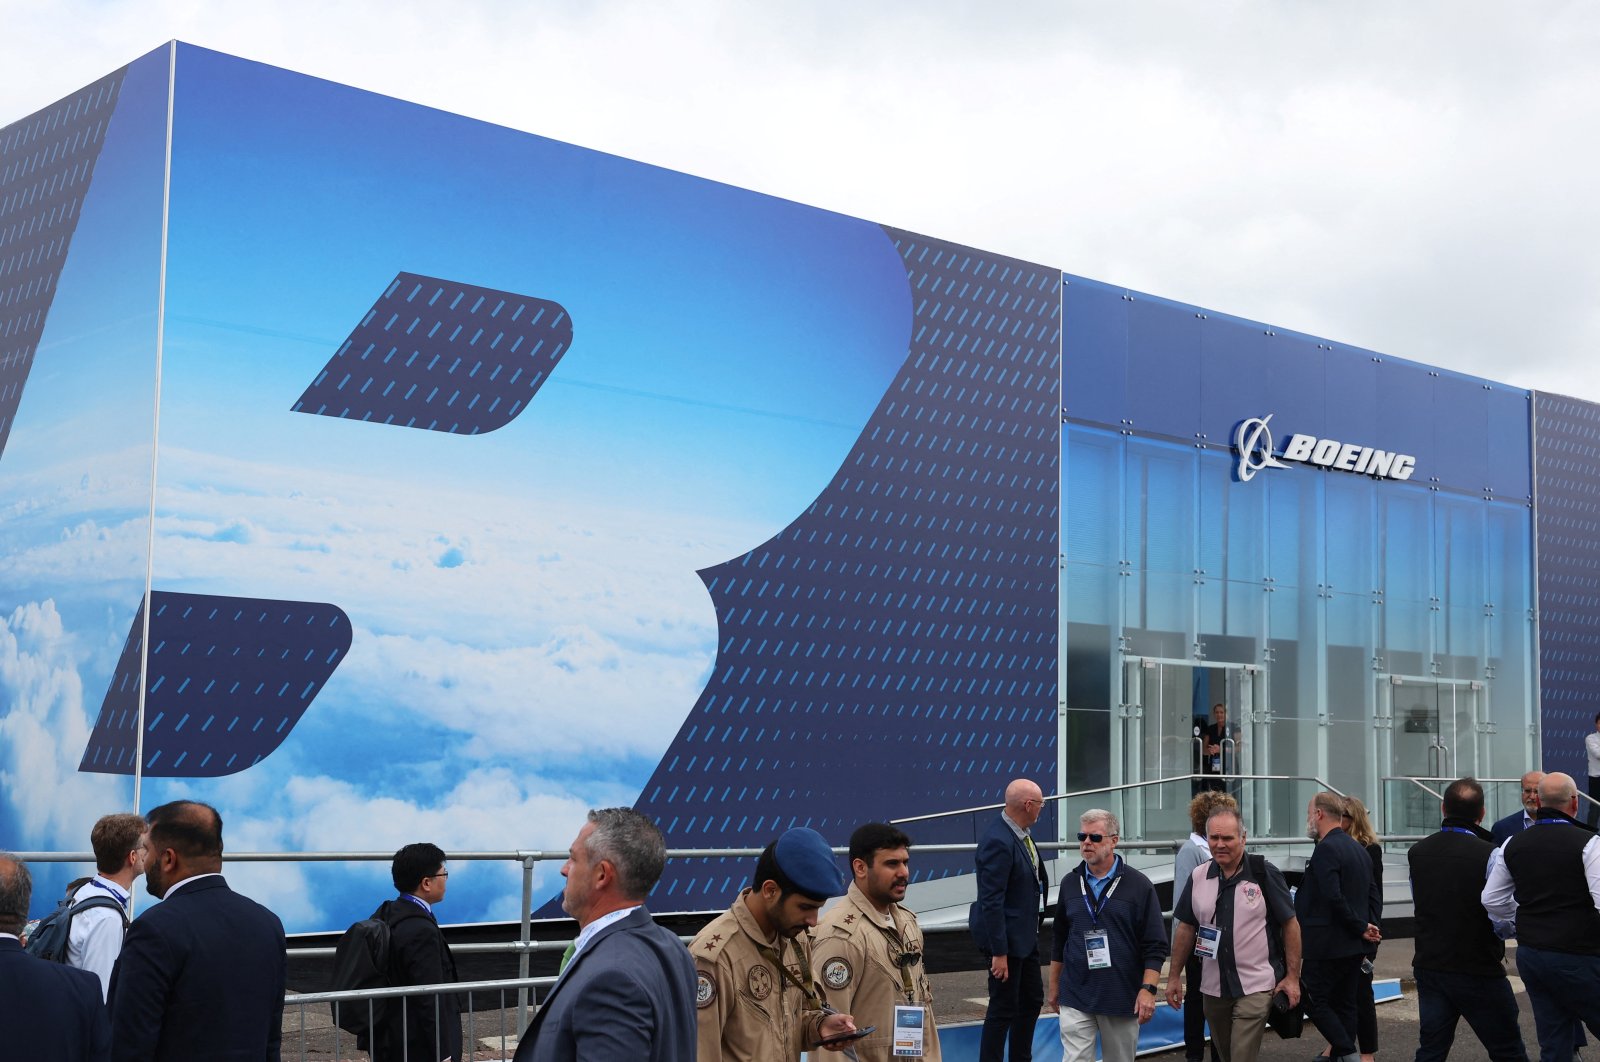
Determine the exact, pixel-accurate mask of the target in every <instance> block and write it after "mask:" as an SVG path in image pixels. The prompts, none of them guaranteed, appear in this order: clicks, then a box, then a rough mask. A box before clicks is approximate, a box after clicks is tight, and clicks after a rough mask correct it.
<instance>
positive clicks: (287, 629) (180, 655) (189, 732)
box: [78, 590, 350, 778]
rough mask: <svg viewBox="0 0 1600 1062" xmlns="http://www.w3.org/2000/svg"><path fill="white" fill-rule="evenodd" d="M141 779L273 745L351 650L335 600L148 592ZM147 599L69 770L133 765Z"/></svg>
mask: <svg viewBox="0 0 1600 1062" xmlns="http://www.w3.org/2000/svg"><path fill="white" fill-rule="evenodd" d="M150 602H151V613H150V674H149V688H148V690H147V691H146V693H145V737H144V770H143V774H144V776H145V777H146V778H217V777H220V776H222V775H228V774H236V773H237V772H239V771H242V770H244V769H245V768H246V767H250V766H252V765H254V764H256V763H259V762H261V760H262V759H263V758H264V757H266V756H268V755H270V754H271V753H272V752H273V750H275V749H276V748H277V747H278V746H279V745H281V744H282V743H283V740H284V738H286V737H288V736H289V732H290V731H291V730H293V729H294V725H295V724H296V723H298V722H299V721H300V717H301V716H302V715H304V714H305V711H306V709H307V708H309V707H310V706H311V702H312V700H314V699H315V698H316V696H317V693H318V692H320V691H321V689H322V687H323V685H324V684H325V683H326V682H327V681H328V679H329V677H330V676H332V674H333V672H334V669H335V668H337V667H338V666H339V662H340V661H341V660H343V659H344V657H345V654H346V653H348V652H349V650H350V620H349V618H348V617H347V616H346V615H345V614H344V611H343V610H342V609H340V608H338V607H337V606H335V605H329V604H324V603H321V602H313V601H267V600H262V599H259V598H248V597H218V596H213V595H210V594H179V593H170V592H167V591H161V590H157V591H154V592H152V593H151V595H150ZM143 628H144V608H143V606H141V607H140V609H139V613H138V615H136V616H135V617H134V620H133V627H132V628H131V629H130V630H129V631H128V638H127V641H126V642H124V643H123V647H122V656H121V658H120V659H119V660H118V661H117V669H116V672H115V673H114V674H113V675H112V676H111V684H110V686H109V688H107V690H106V696H105V700H104V701H103V702H102V704H101V706H100V717H99V719H98V720H96V722H95V725H94V731H93V732H92V733H91V734H90V735H89V744H88V747H87V748H86V749H85V750H84V754H83V761H82V762H81V763H79V764H78V770H80V771H87V772H91V773H96V774H130V775H131V774H132V773H133V764H134V759H135V755H136V753H135V748H136V738H137V736H138V733H137V726H138V713H139V664H140V656H141V653H140V648H141V646H142V644H143V642H142V638H141V635H142V632H143Z"/></svg>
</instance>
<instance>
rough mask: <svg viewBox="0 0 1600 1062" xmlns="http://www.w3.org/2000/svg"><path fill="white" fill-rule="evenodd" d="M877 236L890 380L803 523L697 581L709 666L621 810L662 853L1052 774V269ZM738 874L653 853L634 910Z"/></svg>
mask: <svg viewBox="0 0 1600 1062" xmlns="http://www.w3.org/2000/svg"><path fill="white" fill-rule="evenodd" d="M890 234H891V235H892V236H893V237H894V240H895V246H896V247H897V248H898V249H899V251H900V255H901V257H902V259H903V260H904V262H905V270H906V277H907V280H908V282H909V284H910V288H911V292H912V298H913V300H914V307H915V308H914V319H913V324H912V339H911V348H910V351H909V354H908V356H907V358H906V361H905V365H904V366H903V368H902V369H901V372H900V375H899V376H898V378H897V379H896V380H895V381H894V383H893V384H892V385H891V386H890V387H889V390H888V393H887V394H886V395H885V396H884V399H883V401H882V402H881V403H880V405H879V406H878V409H877V411H876V413H874V414H873V417H872V419H871V420H870V421H869V422H868V424H867V426H866V429H865V430H864V431H863V432H862V433H861V438H860V440H859V441H858V443H857V444H856V446H855V447H854V449H852V451H851V452H850V455H849V456H848V457H847V458H846V460H845V462H844V466H843V467H842V468H841V469H840V470H839V473H838V474H837V475H836V476H835V477H834V479H833V481H832V482H831V483H830V484H829V485H828V487H827V489H826V490H825V491H823V493H822V494H821V495H820V496H819V497H818V498H817V499H816V501H815V502H814V503H813V504H812V505H811V507H810V508H809V509H808V510H807V511H806V512H805V513H804V514H803V515H802V516H800V517H799V518H798V519H797V520H795V521H794V522H793V523H792V524H791V525H790V526H789V527H788V528H787V529H786V530H785V531H784V532H783V533H782V534H780V535H779V536H778V537H777V538H775V539H773V540H772V541H771V542H768V543H767V544H765V545H764V546H762V547H761V548H759V549H756V550H752V551H751V552H749V553H747V554H745V555H744V556H742V557H739V558H737V559H735V560H732V561H729V562H728V563H726V564H722V565H718V566H717V567H715V568H711V569H709V570H706V571H704V572H702V573H701V577H702V578H703V579H704V580H705V584H706V587H707V589H708V590H709V592H710V594H711V596H712V598H713V600H714V601H715V602H716V608H717V617H718V634H719V645H718V652H717V662H716V668H715V671H714V674H713V676H712V679H711V681H710V682H709V683H708V684H707V686H706V688H705V691H704V692H703V693H702V695H701V696H700V698H699V700H698V701H697V703H696V704H695V707H694V711H693V712H692V713H691V714H690V716H689V719H688V721H687V722H686V723H685V725H684V727H683V729H682V731H681V732H680V733H679V735H678V738H677V740H676V741H674V742H673V744H672V748H671V749H670V750H668V752H667V754H666V756H665V757H664V758H663V759H662V762H661V765H660V766H659V767H658V768H657V770H656V772H655V774H654V775H653V776H652V778H651V779H650V781H649V783H648V784H647V785H646V786H645V789H644V793H643V795H642V796H641V798H640V800H639V802H638V805H637V806H638V807H639V809H640V810H641V811H644V812H645V813H647V814H649V815H652V816H654V817H656V818H657V819H658V820H659V821H660V823H661V825H662V829H663V830H664V832H665V833H666V835H667V836H668V837H669V838H671V839H672V843H673V844H674V845H679V846H686V847H698V846H733V845H747V844H762V843H765V842H766V841H767V840H770V839H771V838H773V837H775V836H776V835H777V834H778V833H779V832H781V831H782V830H784V829H787V828H788V827H790V826H794V825H809V826H812V827H814V828H815V829H817V830H819V831H820V832H821V833H822V834H823V835H824V836H826V837H827V838H828V839H829V840H830V841H832V842H833V843H835V844H842V843H844V842H845V841H846V840H848V838H849V835H850V832H851V830H853V829H854V828H855V827H856V826H857V825H859V824H860V823H861V822H863V821H867V820H870V819H880V820H887V819H890V818H896V817H900V816H906V815H913V814H918V813H922V812H928V811H933V810H937V809H942V808H957V807H962V806H967V805H971V804H978V803H989V802H993V801H995V800H997V799H998V798H999V793H1000V789H1001V788H1002V787H1003V786H1004V785H1005V783H1006V782H1007V781H1009V780H1010V779H1011V778H1014V777H1016V776H1018V775H1027V776H1030V777H1035V778H1039V779H1040V780H1041V781H1043V782H1044V783H1045V784H1046V786H1047V788H1048V785H1049V779H1050V778H1051V777H1052V776H1053V774H1054V770H1055V735H1056V713H1055V699H1056V697H1055V694H1056V629H1057V624H1056V556H1057V524H1056V517H1057V483H1058V473H1057V468H1056V465H1057V448H1058V445H1059V442H1060V413H1059V409H1060V382H1059V381H1060V375H1059V374H1060V351H1059V344H1060V327H1059V313H1060V309H1059V307H1060V289H1059V284H1060V276H1059V274H1058V273H1057V272H1055V271H1053V270H1049V269H1045V268H1042V267H1039V266H1034V265H1030V264H1027V263H1023V262H1018V261H1015V260H1013V259H1007V258H1002V257H999V256H994V255H988V254H984V253H983V252H979V251H973V250H970V249H968V248H964V247H958V246H955V245H953V244H948V243H942V242H939V241H937V240H930V239H926V238H924V237H921V236H915V235H912V234H909V233H904V232H898V231H894V230H890ZM950 829H952V830H966V831H968V832H970V824H968V823H965V822H963V823H960V824H957V825H955V826H951V827H950ZM934 832H935V831H934V829H933V828H932V827H929V828H927V829H926V830H925V831H923V832H921V833H919V834H918V835H917V837H916V840H917V841H919V842H922V843H932V842H934V841H936V840H939V839H940V838H939V837H937V836H935V835H934ZM748 864H749V861H748V860H742V861H740V860H736V861H731V862H725V861H718V863H715V864H712V863H705V862H699V861H693V860H688V861H681V862H675V863H671V864H669V865H668V867H667V872H666V876H665V877H664V878H663V879H662V882H661V884H660V885H658V886H657V889H656V892H655V896H656V897H657V900H656V901H655V902H657V903H658V904H664V905H665V906H667V907H669V908H692V909H699V908H710V907H716V906H718V905H721V904H723V903H726V902H727V901H728V899H729V898H730V897H731V896H732V895H733V893H734V892H736V891H737V889H738V888H739V887H740V886H741V885H742V884H743V883H744V879H745V878H746V877H747V876H748V872H749V865H748ZM969 867H970V859H969V858H968V857H965V856H956V857H941V856H925V857H919V858H918V860H917V867H916V876H917V877H918V878H919V879H923V878H928V877H938V876H943V875H945V874H949V873H953V872H964V871H966V870H967V869H969Z"/></svg>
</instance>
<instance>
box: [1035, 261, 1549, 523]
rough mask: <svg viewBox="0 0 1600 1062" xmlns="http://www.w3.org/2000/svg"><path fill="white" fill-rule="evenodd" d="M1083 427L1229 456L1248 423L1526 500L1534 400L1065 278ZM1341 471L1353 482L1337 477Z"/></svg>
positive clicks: (1453, 485) (1072, 375)
mask: <svg viewBox="0 0 1600 1062" xmlns="http://www.w3.org/2000/svg"><path fill="white" fill-rule="evenodd" d="M1065 283H1066V288H1065V294H1064V299H1063V301H1064V305H1065V308H1066V309H1065V320H1064V322H1063V328H1064V331H1065V335H1066V340H1067V347H1068V349H1069V350H1070V351H1072V354H1071V356H1069V358H1068V360H1067V365H1066V368H1065V373H1064V378H1065V381H1066V382H1065V393H1064V396H1063V408H1064V409H1065V411H1066V415H1067V416H1068V417H1069V418H1070V419H1071V420H1072V421H1074V422H1075V423H1080V424H1099V425H1105V426H1109V427H1113V428H1115V429H1117V430H1118V431H1124V430H1126V431H1131V432H1133V433H1135V434H1138V435H1142V436H1153V437H1161V438H1167V439H1173V440H1176V441H1179V442H1183V443H1186V444H1197V445H1201V446H1204V447H1206V448H1207V449H1223V450H1231V448H1232V439H1233V430H1234V428H1235V427H1236V426H1237V425H1238V424H1239V422H1240V421H1242V420H1245V419H1248V418H1251V417H1263V416H1266V415H1267V414H1269V413H1271V414H1273V421H1272V428H1273V432H1274V438H1275V439H1276V440H1277V442H1278V444H1279V445H1280V446H1281V445H1282V444H1283V442H1284V441H1285V440H1286V439H1287V437H1288V436H1289V435H1290V434H1291V433H1300V434H1306V435H1314V436H1318V437H1324V438H1332V439H1338V440H1340V441H1342V442H1353V443H1358V444H1360V445H1363V446H1375V447H1379V448H1382V449H1385V450H1390V451H1395V452H1399V453H1407V454H1412V455H1414V456H1415V457H1416V459H1417V471H1416V475H1415V477H1414V478H1415V481H1416V482H1418V483H1428V484H1431V485H1434V486H1438V487H1439V488H1440V489H1443V490H1451V491H1458V492H1465V493H1471V494H1475V495H1480V496H1488V497H1492V498H1493V499H1495V500H1502V499H1510V500H1516V501H1525V500H1527V497H1528V490H1529V479H1528V469H1529V467H1530V462H1531V456H1530V444H1529V441H1528V438H1527V421H1526V416H1525V414H1524V413H1523V412H1522V411H1520V410H1519V409H1517V408H1516V404H1517V403H1518V402H1521V401H1523V400H1524V399H1525V397H1526V394H1527V393H1526V392H1525V391H1519V390H1518V389H1516V388H1512V387H1506V386H1504V385H1501V384H1495V383H1491V382H1489V381H1486V380H1482V379H1479V378H1477V377H1473V376H1464V375H1462V374H1460V373H1452V372H1449V371H1447V370H1444V369H1434V368H1430V367H1429V366H1426V365H1421V364H1418V363H1416V362H1410V361H1406V360H1404V359H1401V358H1392V357H1389V356H1387V355H1381V354H1376V353H1374V352H1372V351H1369V350H1363V349H1361V348H1359V347H1351V346H1344V345H1340V344H1336V343H1332V342H1330V341H1328V340H1326V339H1320V338H1318V337H1316V336H1310V335H1305V334H1303V333H1300V332H1294V331H1290V330H1287V329H1282V328H1278V327H1276V326H1273V325H1267V324H1262V323H1260V322H1258V321H1250V320H1246V319H1244V318H1240V317H1233V316H1231V315H1229V314H1223V313H1218V312H1216V311H1214V310H1208V309H1204V308H1202V307H1198V306H1191V305H1188V304H1185V303H1180V302H1174V301H1172V300H1170V299H1163V298H1159V297H1156V296H1153V295H1147V294H1144V293H1142V292H1135V291H1131V290H1129V289H1126V288H1121V287H1117V286H1115V285H1110V284H1105V283H1102V282H1100V281H1095V280H1089V279H1087V278H1084V277H1077V276H1071V275H1068V276H1067V277H1066V278H1065ZM1330 474H1344V473H1330Z"/></svg>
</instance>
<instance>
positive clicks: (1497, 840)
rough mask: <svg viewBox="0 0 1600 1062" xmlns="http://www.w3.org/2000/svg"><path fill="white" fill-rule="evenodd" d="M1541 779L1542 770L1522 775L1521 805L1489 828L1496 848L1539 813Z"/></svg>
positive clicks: (1523, 828)
mask: <svg viewBox="0 0 1600 1062" xmlns="http://www.w3.org/2000/svg"><path fill="white" fill-rule="evenodd" d="M1543 780H1544V772H1543V771H1529V772H1528V773H1527V774H1525V775H1523V776H1522V806H1521V807H1520V808H1518V809H1517V810H1516V811H1513V812H1512V813H1511V814H1509V815H1507V816H1506V817H1505V818H1503V819H1498V820H1496V822H1495V824H1494V825H1493V826H1491V827H1490V828H1489V834H1490V836H1492V837H1493V838H1494V846H1495V847H1496V848H1499V847H1500V846H1501V845H1503V844H1505V843H1506V842H1507V841H1509V840H1511V838H1513V837H1515V836H1516V835H1517V834H1519V833H1521V832H1522V831H1523V830H1525V829H1527V828H1528V827H1529V826H1532V825H1533V820H1534V819H1535V818H1536V817H1537V816H1538V814H1539V783H1540V782H1541V781H1543Z"/></svg>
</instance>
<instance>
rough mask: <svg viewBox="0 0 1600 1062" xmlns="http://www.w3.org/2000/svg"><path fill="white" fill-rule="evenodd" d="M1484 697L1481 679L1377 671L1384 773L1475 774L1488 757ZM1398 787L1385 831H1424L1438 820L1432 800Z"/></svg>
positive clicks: (1377, 733)
mask: <svg viewBox="0 0 1600 1062" xmlns="http://www.w3.org/2000/svg"><path fill="white" fill-rule="evenodd" d="M1487 700H1488V698H1487V691H1486V690H1485V689H1484V685H1483V683H1481V682H1475V681H1470V680H1461V679H1437V678H1420V677H1416V676H1409V675H1381V676H1379V690H1378V710H1377V718H1376V720H1375V723H1376V725H1375V726H1374V728H1373V734H1374V740H1375V741H1376V742H1377V743H1378V745H1379V746H1380V747H1379V748H1378V749H1377V750H1376V759H1377V762H1379V763H1387V764H1388V766H1389V773H1390V774H1391V775H1393V776H1395V777H1399V778H1435V779H1451V778H1460V777H1462V776H1463V775H1468V774H1472V775H1475V774H1477V772H1478V765H1479V763H1480V762H1487V747H1486V746H1485V744H1484V742H1485V741H1486V740H1487V734H1486V731H1487V729H1488V727H1487V725H1486V724H1485V722H1484V720H1485V718H1486V714H1485V713H1486V709H1487V703H1486V702H1487ZM1384 744H1387V746H1388V748H1387V749H1386V750H1385V749H1384V748H1383V747H1382V746H1383V745H1384ZM1433 788H1435V789H1437V788H1438V787H1437V786H1433ZM1402 792H1403V793H1404V796H1403V797H1402V804H1401V807H1400V808H1399V809H1398V810H1399V813H1398V816H1396V815H1391V821H1390V822H1389V823H1387V825H1386V829H1387V830H1388V831H1389V832H1393V833H1409V832H1416V831H1424V832H1425V831H1427V830H1431V829H1433V828H1434V827H1436V826H1437V825H1438V822H1439V802H1438V800H1437V799H1435V798H1434V797H1432V796H1430V795H1429V794H1428V793H1426V792H1425V791H1423V790H1422V789H1420V788H1418V787H1416V786H1407V787H1403V788H1402Z"/></svg>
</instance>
